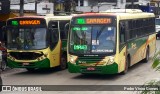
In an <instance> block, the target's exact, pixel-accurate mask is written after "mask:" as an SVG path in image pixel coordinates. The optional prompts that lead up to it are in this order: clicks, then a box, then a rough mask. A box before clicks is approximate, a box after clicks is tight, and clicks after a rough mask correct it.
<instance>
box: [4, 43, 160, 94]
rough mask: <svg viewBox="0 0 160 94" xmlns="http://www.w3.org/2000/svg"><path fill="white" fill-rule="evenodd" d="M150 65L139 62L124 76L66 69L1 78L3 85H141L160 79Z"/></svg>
mask: <svg viewBox="0 0 160 94" xmlns="http://www.w3.org/2000/svg"><path fill="white" fill-rule="evenodd" d="M159 47H160V40H157V49H158V50H159ZM151 65H152V61H151V60H150V61H149V62H148V63H143V62H140V63H138V64H136V65H134V66H132V67H131V68H130V69H129V71H128V73H127V74H125V75H120V74H115V75H83V74H74V73H73V74H71V73H69V72H68V70H67V69H66V70H63V71H59V70H56V69H49V70H38V71H36V72H34V73H30V72H28V71H27V70H26V69H7V70H6V71H4V72H2V74H1V77H2V80H3V84H4V85H143V84H144V83H145V82H147V81H150V80H153V79H156V78H159V77H160V73H159V72H157V71H155V70H154V69H152V68H151ZM117 92H118V91H117ZM4 93H7V92H4ZM10 93H11V92H10ZM19 93H20V92H19ZM36 93H38V92H36ZM41 93H42V92H41ZM47 93H49V92H47ZM50 93H53V92H50ZM55 93H58V94H64V93H66V92H65V91H54V94H55ZM67 93H68V94H73V93H74V94H75V93H76V94H81V93H82V91H81V92H72V91H68V92H67ZM85 93H92V94H97V93H100V94H102V93H105V94H111V92H109V91H106V92H105V91H95V90H94V91H92V92H85ZM20 94H21V93H20ZM112 94H117V93H116V91H114V92H112ZM118 94H129V92H119V93H118ZM130 94H134V92H133V91H131V92H130Z"/></svg>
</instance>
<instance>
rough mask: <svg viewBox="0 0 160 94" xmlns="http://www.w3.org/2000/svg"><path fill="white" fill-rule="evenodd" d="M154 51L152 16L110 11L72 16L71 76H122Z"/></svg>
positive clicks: (70, 43) (149, 14) (69, 44)
mask: <svg viewBox="0 0 160 94" xmlns="http://www.w3.org/2000/svg"><path fill="white" fill-rule="evenodd" d="M155 49H156V33H155V15H154V14H153V13H144V12H142V11H140V10H137V9H133V10H131V9H125V10H122V9H115V10H114V9H113V10H109V11H103V12H100V13H89V14H81V15H77V16H74V17H73V18H72V19H71V24H70V30H69V37H68V50H67V53H68V54H67V56H68V70H69V72H71V73H83V74H85V73H87V74H88V73H97V74H115V73H123V74H125V73H126V72H127V70H128V68H129V67H130V66H132V65H134V64H136V63H137V62H139V61H141V60H144V61H145V62H148V60H149V56H150V55H151V54H152V53H153V52H155Z"/></svg>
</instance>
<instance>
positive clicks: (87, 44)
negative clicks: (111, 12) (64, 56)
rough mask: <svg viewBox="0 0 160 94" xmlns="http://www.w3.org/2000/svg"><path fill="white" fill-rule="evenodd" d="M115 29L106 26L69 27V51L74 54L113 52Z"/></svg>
mask: <svg viewBox="0 0 160 94" xmlns="http://www.w3.org/2000/svg"><path fill="white" fill-rule="evenodd" d="M115 39H116V28H115V27H113V26H106V25H75V26H72V27H71V32H70V40H69V41H70V42H69V43H70V44H69V49H70V52H71V53H75V54H103V53H104V54H106V53H113V52H115V44H116V43H115Z"/></svg>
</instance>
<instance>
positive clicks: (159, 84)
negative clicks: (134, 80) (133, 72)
mask: <svg viewBox="0 0 160 94" xmlns="http://www.w3.org/2000/svg"><path fill="white" fill-rule="evenodd" d="M144 86H148V87H150V88H160V80H159V79H157V80H151V81H149V82H147V83H145V85H144ZM140 94H160V91H159V90H155V91H153V90H144V91H141V92H140Z"/></svg>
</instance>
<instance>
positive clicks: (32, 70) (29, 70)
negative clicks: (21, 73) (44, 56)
mask: <svg viewBox="0 0 160 94" xmlns="http://www.w3.org/2000/svg"><path fill="white" fill-rule="evenodd" d="M26 69H27V71H28V72H34V71H35V68H26Z"/></svg>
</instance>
